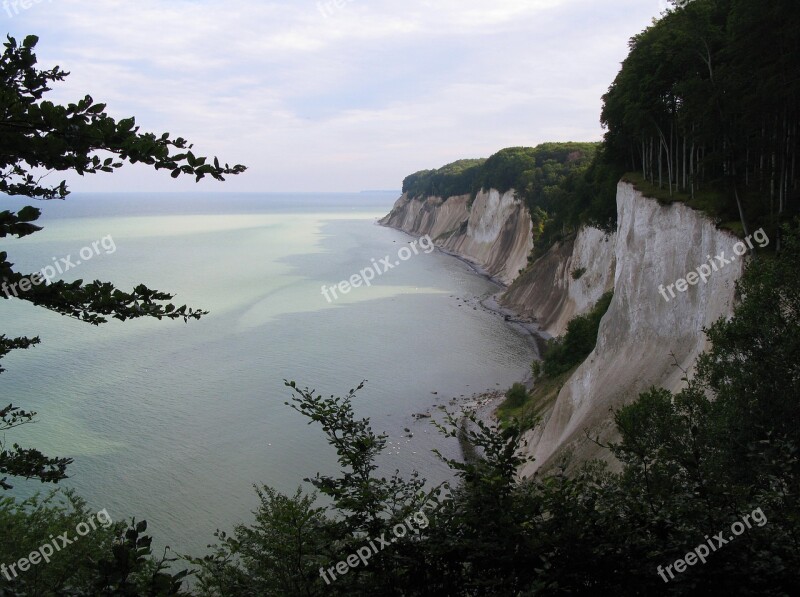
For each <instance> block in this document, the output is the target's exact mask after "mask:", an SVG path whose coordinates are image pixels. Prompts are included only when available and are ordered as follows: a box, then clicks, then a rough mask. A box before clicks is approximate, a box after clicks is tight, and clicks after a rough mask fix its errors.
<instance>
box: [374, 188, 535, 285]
mask: <svg viewBox="0 0 800 597" xmlns="http://www.w3.org/2000/svg"><path fill="white" fill-rule="evenodd" d="M469 200H470V196H469V195H460V196H456V197H449V198H447V199H443V198H442V197H428V198H426V199H412V198H410V197H408V196H407V195H403V196H402V197H400V199H398V200H397V202H396V203H395V204H394V207H393V208H392V211H391V213H389V215H388V216H386V217H385V218H383V220H381V224H384V225H386V226H391V227H392V228H398V229H400V230H403V231H405V232H407V233H409V234H412V235H414V236H424V235H426V234H427V235H429V236H430V237H431V238H432V239H433V240H434V242H435V243H436V245H437V246H438V247H440V248H442V249H444V250H445V251H449V252H451V253H455V254H457V255H459V256H460V257H463V258H464V259H467V260H468V261H471V262H472V263H474V264H475V265H477V266H478V267H480V268H481V269H482V270H484V271H486V273H488V274H489V275H490V276H492V277H493V278H496V279H497V280H498V281H499V282H502V283H503V284H510V283H511V282H512V281H513V280H514V279H515V278H516V277H517V276H518V275H519V272H520V270H522V269H523V268H524V267H525V266H526V265H527V262H528V255H529V254H530V252H531V249H532V248H533V235H532V233H531V218H530V215H529V214H528V210H527V209H526V207H525V205H524V204H523V203H522V202H521V201H519V200H518V199H516V197H515V194H514V191H513V190H511V191H509V192H507V193H504V194H500V193H499V192H498V191H496V190H493V189H492V190H489V191H484V192H481V193H479V194H478V196H477V197H476V198H475V201H474V202H473V204H472V206H471V207H470V206H469Z"/></svg>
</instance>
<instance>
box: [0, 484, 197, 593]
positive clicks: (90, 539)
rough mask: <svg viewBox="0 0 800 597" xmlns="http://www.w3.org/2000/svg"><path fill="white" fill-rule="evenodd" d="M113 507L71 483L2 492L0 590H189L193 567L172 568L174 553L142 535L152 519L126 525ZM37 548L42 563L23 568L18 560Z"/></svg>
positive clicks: (60, 591)
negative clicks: (22, 495)
mask: <svg viewBox="0 0 800 597" xmlns="http://www.w3.org/2000/svg"><path fill="white" fill-rule="evenodd" d="M105 514H107V513H105V512H104V516H99V515H98V514H97V513H95V512H93V511H92V510H90V509H89V508H88V506H87V505H86V502H85V501H84V500H83V499H81V498H79V497H77V496H76V495H75V494H74V492H72V491H69V490H66V491H63V492H59V491H52V492H50V493H49V494H48V495H47V496H46V497H44V498H41V497H39V496H38V495H37V496H34V497H31V498H29V499H27V500H23V501H18V500H15V499H14V498H11V497H2V498H0V530H1V531H2V535H1V536H2V539H3V540H2V541H0V564H3V565H4V569H3V570H2V571H0V595H8V596H12V597H13V596H16V595H19V596H23V595H41V596H51V595H53V596H54V595H74V596H76V597H83V596H85V597H90V596H92V597H93V596H98V595H109V596H110V595H153V596H156V595H157V596H166V595H182V594H184V593H181V592H180V586H181V584H182V582H183V580H184V579H185V577H186V576H187V573H186V572H178V573H175V574H173V573H171V572H168V571H167V566H168V564H169V563H171V562H173V561H175V559H174V558H166V556H165V557H163V558H161V559H160V560H155V559H154V558H153V557H152V553H151V549H150V545H151V541H152V540H151V539H150V537H147V536H145V535H143V534H142V533H143V532H144V531H145V530H146V528H147V524H146V523H144V522H140V523H136V522H133V523H132V525H131V527H130V528H127V529H126V526H125V524H124V523H121V522H117V523H115V522H113V521H112V520H111V519H110V517H106V516H105ZM89 521H91V522H92V523H93V524H90V523H89ZM79 525H84V526H83V527H82V529H81V531H80V532H81V533H84V536H80V535H79V534H78V530H77V527H78V526H79ZM62 537H63V539H62ZM65 540H66V541H67V542H68V543H66V544H65ZM34 552H39V553H40V555H39V556H38V557H37V560H38V563H36V564H33V565H31V566H30V567H29V569H28V570H27V571H22V570H21V569H20V568H19V567H18V566H17V563H18V561H19V560H20V559H21V558H28V556H30V555H31V554H33V553H34ZM44 554H47V560H49V561H46V560H45V559H43V555H44ZM12 565H14V568H13V569H12V568H11V566H12Z"/></svg>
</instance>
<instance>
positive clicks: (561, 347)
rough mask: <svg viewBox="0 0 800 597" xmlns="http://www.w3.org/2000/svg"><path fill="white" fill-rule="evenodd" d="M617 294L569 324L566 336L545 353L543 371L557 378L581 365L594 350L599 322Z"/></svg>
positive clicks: (608, 293)
mask: <svg viewBox="0 0 800 597" xmlns="http://www.w3.org/2000/svg"><path fill="white" fill-rule="evenodd" d="M613 296H614V294H613V293H612V292H607V293H606V294H604V295H603V296H602V297H601V298H600V300H599V301H597V304H596V305H595V306H594V307H593V308H592V310H591V311H589V312H588V313H586V314H585V315H579V316H578V317H575V318H574V319H572V320H571V321H570V322H569V323H568V324H567V331H566V333H565V334H564V336H563V337H561V338H557V339H554V340H550V341H549V342H548V345H547V350H546V351H545V354H544V362H543V364H542V371H543V372H544V374H545V375H547V376H548V377H556V376H558V375H560V374H562V373H564V372H566V371H569V370H570V369H572V368H573V367H575V366H576V365H579V364H580V363H582V362H583V361H584V359H585V358H586V357H587V356H589V354H590V353H591V352H592V351H593V350H594V347H595V344H597V330H598V329H599V328H600V320H602V319H603V315H605V314H606V311H608V307H609V306H610V305H611V299H612V298H613Z"/></svg>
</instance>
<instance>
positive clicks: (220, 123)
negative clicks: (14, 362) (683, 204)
mask: <svg viewBox="0 0 800 597" xmlns="http://www.w3.org/2000/svg"><path fill="white" fill-rule="evenodd" d="M339 4H340V6H341V8H337V5H336V4H335V3H334V0H329V2H328V4H327V5H326V3H325V0H322V1H321V2H315V1H314V0H310V1H306V0H293V1H285V2H259V1H257V0H239V1H237V2H235V3H227V4H226V3H223V2H221V1H203V0H171V1H169V2H166V1H163V0H162V1H156V0H144V1H140V2H136V3H131V2H124V1H122V0H96V1H94V2H92V3H86V2H79V1H77V0H56V1H54V2H41V3H38V4H36V3H35V4H33V5H32V6H31V8H30V9H28V10H25V11H21V12H20V14H17V15H14V16H13V18H10V19H8V20H6V21H5V22H6V24H7V27H8V29H9V31H10V32H11V33H12V34H14V35H16V36H18V37H21V36H23V35H25V34H27V33H37V34H38V35H40V37H41V42H40V46H39V58H40V64H42V65H43V66H50V65H52V64H59V65H61V66H62V67H64V68H66V69H67V70H69V71H71V73H72V75H71V76H70V77H69V79H68V81H67V83H65V84H63V85H60V86H59V87H58V88H57V90H55V91H54V94H53V95H54V96H55V97H54V99H57V100H59V101H72V100H74V99H75V98H76V97H82V96H83V95H84V94H86V93H90V94H91V95H92V96H93V97H94V98H95V99H96V100H98V101H104V102H107V103H108V105H109V110H110V111H111V113H112V114H114V115H116V116H120V117H123V116H129V115H132V114H133V115H136V116H137V122H139V123H140V124H141V125H142V126H143V127H144V128H146V129H148V130H153V131H154V132H161V131H169V132H171V133H173V134H174V135H181V136H184V137H187V138H189V139H190V140H191V141H193V142H194V143H195V144H196V147H197V149H198V150H199V152H200V153H203V154H214V155H219V156H220V157H221V158H222V159H224V160H225V161H228V162H242V163H245V164H247V165H248V166H249V167H250V170H249V171H248V173H247V174H246V175H244V176H241V177H237V179H236V180H231V181H229V183H226V184H225V185H224V186H221V185H217V184H216V183H213V182H209V183H208V184H204V185H203V188H204V189H206V190H254V191H255V190H259V191H263V190H275V191H280V190H298V191H308V190H318V191H325V190H328V191H341V190H358V189H362V188H398V187H399V186H400V183H401V181H402V178H403V177H404V176H405V175H406V174H408V173H409V172H410V171H413V170H417V169H420V168H427V167H434V166H439V165H442V164H443V163H445V162H447V161H452V160H454V159H458V158H461V157H477V156H487V155H489V154H490V153H492V152H494V151H496V150H498V149H500V148H502V147H504V146H508V145H532V144H536V143H539V142H543V141H548V140H566V139H575V140H593V139H599V138H600V137H601V134H602V131H601V129H600V126H599V122H598V120H599V110H600V99H599V98H600V96H601V95H602V93H603V92H604V91H605V90H606V89H607V87H608V85H609V84H610V83H611V81H612V80H613V77H614V76H615V74H616V71H617V70H618V67H619V62H620V61H621V60H622V59H623V58H624V56H625V54H626V52H627V40H628V38H629V37H630V36H631V35H633V34H635V33H637V32H638V31H640V30H641V29H642V28H643V27H644V26H646V25H647V24H648V23H649V21H650V19H651V18H652V17H654V16H655V15H656V14H657V13H658V10H659V5H658V0H652V6H650V5H649V4H650V2H647V1H646V2H642V1H641V0H616V1H612V2H608V3H600V4H598V3H596V2H594V0H592V1H589V0H494V1H493V2H491V3H487V2H485V1H484V0H480V1H477V0H406V1H402V2H400V1H398V0H392V1H389V0H369V1H368V0H344V1H343V2H340V3H339ZM70 182H71V184H72V188H73V190H106V191H113V190H117V189H120V188H123V189H126V190H130V189H131V188H137V189H140V190H147V191H149V190H187V189H194V188H197V187H195V186H194V185H191V184H190V183H189V182H188V181H177V182H176V181H173V180H171V179H169V177H168V176H166V175H164V173H155V172H149V171H147V170H146V169H144V168H140V167H133V168H130V169H127V171H126V170H123V171H121V172H119V173H117V174H115V175H113V176H96V177H88V178H86V179H78V178H76V179H75V180H72V179H70Z"/></svg>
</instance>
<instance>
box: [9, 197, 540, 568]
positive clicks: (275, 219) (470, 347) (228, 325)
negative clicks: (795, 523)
mask: <svg viewBox="0 0 800 597" xmlns="http://www.w3.org/2000/svg"><path fill="white" fill-rule="evenodd" d="M394 199H395V196H394V195H391V194H381V193H376V194H367V193H363V194H352V195H347V194H330V195H310V194H309V195H277V194H263V195H259V194H241V195H210V194H206V195H203V194H198V195H184V194H163V195H157V194H119V195H111V196H100V195H88V194H87V195H78V194H75V195H71V196H70V197H69V199H68V200H67V201H65V202H48V203H38V204H37V206H39V207H42V208H43V210H44V215H43V217H42V219H41V220H40V223H41V224H43V225H44V226H45V230H44V231H43V232H40V233H38V234H35V235H33V236H31V237H27V238H25V239H21V240H17V239H14V240H8V239H3V241H2V243H0V250H5V251H8V252H9V260H10V261H12V262H13V263H15V264H16V266H17V269H18V270H19V271H37V270H40V269H42V268H43V267H44V266H48V265H53V257H55V258H57V260H58V258H61V257H66V256H67V255H71V256H72V262H76V261H78V260H80V257H79V251H80V250H81V249H82V248H83V247H91V244H92V242H93V241H100V240H101V239H104V238H105V239H108V237H109V236H110V237H111V239H113V247H114V249H115V250H113V251H110V250H106V249H105V248H104V247H110V246H111V245H112V243H111V242H109V241H108V240H106V241H105V244H99V245H98V247H99V250H98V251H95V254H94V255H93V256H92V257H91V258H90V259H88V260H86V261H82V262H81V264H80V265H76V266H75V267H74V268H72V269H70V270H69V271H67V272H65V273H64V275H63V276H61V277H62V278H64V279H67V280H73V279H77V278H83V279H85V280H93V279H101V280H108V281H112V282H114V283H115V284H117V285H118V286H119V287H121V288H123V289H130V288H131V287H132V286H133V285H135V284H137V283H140V282H142V283H145V284H147V285H148V286H150V287H151V288H157V289H159V290H165V291H170V292H173V293H175V294H177V298H176V299H175V301H176V302H177V304H184V303H186V304H188V305H190V306H192V307H198V308H203V309H206V310H208V311H210V315H208V316H206V317H204V318H203V319H202V320H200V321H192V322H190V323H188V324H185V323H183V322H170V321H161V322H159V321H141V320H139V321H130V322H125V323H122V322H116V321H113V322H111V323H108V324H106V325H104V326H100V327H94V326H91V325H88V324H85V323H81V322H78V321H75V320H72V319H68V318H65V317H61V316H59V315H57V314H54V313H51V312H48V311H45V310H43V309H41V308H35V307H32V306H30V305H28V304H27V303H22V302H21V301H16V300H10V301H4V302H3V303H2V312H3V316H2V330H1V331H2V333H5V334H6V335H8V336H16V335H28V336H34V335H39V336H40V337H41V340H42V344H41V345H40V346H38V347H36V348H34V349H31V350H28V351H15V352H14V353H12V354H11V355H9V356H8V357H6V358H5V359H4V360H3V364H4V366H5V367H6V368H7V369H8V370H7V371H6V373H4V374H2V376H0V388H1V389H0V391H2V401H4V402H5V403H9V402H13V403H14V404H15V405H19V406H21V407H24V408H26V409H29V410H35V411H37V412H38V413H39V417H38V418H39V422H38V423H37V424H36V425H30V426H26V427H22V428H19V429H15V430H13V431H11V432H8V433H7V434H6V440H8V441H10V442H12V443H13V442H18V443H21V444H23V445H27V444H30V445H34V446H36V447H38V448H40V449H42V450H43V451H45V453H47V454H48V455H58V456H69V457H72V458H74V459H75V463H74V464H73V465H72V466H71V467H70V469H69V473H70V479H69V480H68V481H66V482H65V483H64V485H66V486H69V487H74V488H76V489H77V490H78V492H79V493H80V494H81V495H83V496H84V497H85V498H87V500H88V501H89V503H90V504H91V505H92V507H95V508H97V509H98V510H99V509H102V508H106V509H107V510H108V512H109V514H110V515H111V516H112V518H114V519H115V520H122V519H124V518H130V517H133V516H135V517H136V518H137V519H142V518H144V519H146V520H147V521H148V523H149V525H150V526H149V529H150V532H151V534H152V535H153V536H154V537H155V538H156V540H157V543H158V544H161V545H163V544H169V545H170V546H171V547H172V548H173V549H176V550H177V551H179V552H182V553H187V552H188V553H192V554H202V553H204V551H205V546H206V544H207V543H209V542H210V541H212V540H213V532H214V530H215V529H217V528H221V529H225V530H229V529H230V528H231V527H232V526H233V525H234V524H236V523H237V522H241V521H247V520H249V519H250V518H251V516H250V512H251V511H252V510H253V509H254V508H255V506H256V497H255V494H254V492H253V489H252V485H253V484H254V483H267V484H270V485H272V486H274V487H276V488H277V489H279V490H281V491H284V492H290V491H293V490H294V489H295V488H296V487H297V486H299V485H305V486H306V487H308V486H307V484H304V483H303V478H305V477H309V476H313V475H314V474H315V473H316V472H317V471H323V472H331V471H333V470H334V467H335V457H334V456H335V455H334V454H333V453H332V451H331V450H330V449H329V448H328V446H327V444H326V443H325V440H324V438H323V436H322V433H321V431H320V430H319V429H318V428H317V427H315V426H308V425H307V424H306V420H305V419H303V418H302V417H301V416H300V415H299V414H297V413H296V412H295V411H293V410H291V409H290V408H289V407H287V406H285V405H284V402H285V401H286V400H287V399H288V398H289V395H290V394H289V393H288V391H287V389H286V388H285V387H284V385H283V380H284V379H290V380H296V381H297V382H298V384H299V385H301V386H310V387H314V388H316V389H317V390H319V391H320V392H321V393H323V394H326V395H327V394H344V393H346V392H347V391H348V390H349V389H350V388H352V387H355V386H356V385H357V384H358V383H359V382H360V381H361V380H364V379H366V380H368V383H367V385H366V387H365V389H364V390H363V391H362V392H361V394H360V396H359V398H358V400H357V402H356V409H357V412H358V413H359V414H360V415H362V416H369V417H371V418H372V421H373V425H374V427H375V428H376V429H377V430H383V431H386V432H387V433H388V434H389V436H390V441H391V442H392V444H391V445H392V448H391V450H390V451H389V453H387V454H386V455H385V456H384V459H383V462H382V465H383V466H385V467H386V470H387V471H389V472H391V471H393V470H394V469H400V470H401V471H404V472H410V471H411V470H419V471H420V472H421V473H422V474H423V476H425V477H427V478H428V479H430V480H432V481H440V480H443V479H445V478H447V477H448V472H447V470H446V468H445V467H444V466H443V465H442V464H441V463H440V462H439V461H438V460H437V458H436V457H435V456H434V455H433V454H431V449H432V448H434V447H438V448H440V449H441V450H442V451H443V452H444V453H445V454H447V455H449V456H457V455H458V446H457V445H455V444H454V443H453V442H452V441H451V440H444V439H442V438H440V437H439V436H438V435H437V434H436V432H435V430H434V429H433V427H432V426H431V425H430V423H429V422H428V421H425V420H421V421H417V420H415V419H414V418H413V417H412V415H413V414H414V413H417V412H423V411H426V410H429V409H430V408H431V407H433V406H435V405H437V404H446V403H447V401H448V399H449V398H450V397H454V396H460V395H462V394H465V395H467V396H468V395H470V394H472V393H473V392H476V391H481V390H485V389H488V388H495V387H497V386H496V384H499V386H501V387H508V386H510V385H511V383H513V382H514V381H517V380H518V379H519V378H520V377H522V376H523V375H524V373H525V372H526V371H527V369H528V366H529V363H530V361H531V360H532V358H533V352H532V349H531V348H530V346H529V344H528V342H527V340H526V338H525V337H524V336H523V335H522V334H521V333H520V332H519V331H517V330H515V329H514V328H512V327H510V326H508V325H507V324H505V323H504V322H503V320H502V318H500V317H498V316H497V315H493V314H491V313H488V312H486V311H484V310H482V309H480V308H478V309H472V308H471V307H469V306H468V307H465V306H461V305H462V303H461V302H459V301H457V300H456V298H460V299H468V300H474V299H475V298H476V297H483V296H487V295H489V294H491V293H493V292H496V290H497V287H496V286H494V285H493V284H492V283H490V282H488V281H486V280H484V279H482V278H480V277H478V276H477V275H475V274H474V273H473V272H472V271H471V270H470V269H469V268H468V267H467V266H465V265H464V264H463V263H461V262H460V261H458V260H456V259H454V258H452V257H449V256H447V255H443V254H441V253H439V252H433V253H430V254H425V253H424V252H422V251H420V252H419V254H418V255H413V256H411V257H410V258H408V259H407V260H405V261H402V262H401V263H400V264H399V265H398V266H396V267H395V268H393V269H392V270H390V271H388V272H386V273H385V274H383V275H382V276H379V277H377V278H376V279H375V280H374V281H373V282H372V286H371V287H361V288H355V289H353V290H352V291H351V292H350V293H348V294H347V295H346V296H344V297H341V298H340V299H339V300H337V301H334V302H332V303H329V302H328V301H326V299H325V298H324V296H323V295H322V293H321V286H322V285H323V284H326V285H328V286H333V285H335V284H337V283H338V282H339V281H341V280H346V279H349V278H350V277H351V276H352V275H353V274H356V273H357V272H359V271H360V270H362V269H364V268H366V267H369V266H370V265H371V263H372V259H376V260H380V259H382V258H384V257H385V256H387V255H388V256H391V257H392V261H398V260H397V259H396V256H397V254H398V250H399V249H400V248H401V247H403V246H407V245H408V242H409V240H411V239H410V238H409V237H408V236H406V235H405V234H403V233H401V232H398V231H395V230H390V229H387V228H383V227H381V226H378V225H377V224H376V220H377V218H379V217H381V216H383V215H384V214H386V213H387V212H388V211H389V209H390V208H391V205H392V202H393V200H394ZM23 204H25V202H19V201H16V200H8V199H6V200H5V206H4V207H3V209H13V208H14V207H15V206H17V205H23ZM98 253H99V254H98ZM432 392H437V394H436V395H434V394H432ZM406 427H408V428H410V429H411V430H412V431H413V433H414V437H413V438H411V439H410V440H409V439H408V438H406V437H405V434H404V432H403V429H404V428H406ZM15 484H16V487H15V489H14V490H13V492H14V493H15V494H17V495H21V496H22V495H28V494H29V493H31V492H32V491H35V490H41V489H47V487H46V486H43V485H41V484H34V483H32V482H24V481H18V480H15Z"/></svg>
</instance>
